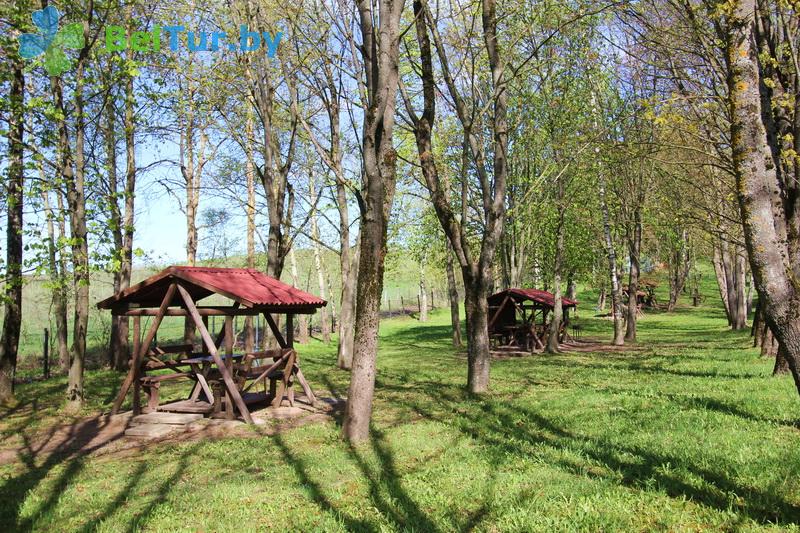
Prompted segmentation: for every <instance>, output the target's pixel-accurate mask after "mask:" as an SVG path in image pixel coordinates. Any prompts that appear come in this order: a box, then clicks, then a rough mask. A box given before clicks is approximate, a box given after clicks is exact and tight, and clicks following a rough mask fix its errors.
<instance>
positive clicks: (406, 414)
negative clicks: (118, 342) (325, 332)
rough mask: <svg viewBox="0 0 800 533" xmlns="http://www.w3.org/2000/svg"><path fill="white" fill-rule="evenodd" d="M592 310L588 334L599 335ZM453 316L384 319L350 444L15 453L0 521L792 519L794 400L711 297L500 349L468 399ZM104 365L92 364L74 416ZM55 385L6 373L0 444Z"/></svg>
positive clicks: (324, 374) (5, 525)
mask: <svg viewBox="0 0 800 533" xmlns="http://www.w3.org/2000/svg"><path fill="white" fill-rule="evenodd" d="M712 299H713V293H711V294H709V298H708V301H709V302H711V301H712ZM587 300H588V299H587ZM714 302H715V301H714ZM714 302H711V303H714ZM589 307H590V306H589V305H586V306H585V309H583V310H582V311H581V318H580V320H581V321H582V322H583V324H584V326H585V329H584V331H585V332H588V334H592V335H594V334H602V335H603V336H604V337H606V338H607V337H608V331H609V330H610V327H611V326H610V323H609V322H608V321H606V320H602V319H597V318H592V317H591V314H592V313H591V310H590V309H589ZM448 317H449V315H448V314H447V312H446V311H437V312H435V313H434V314H433V316H432V320H431V321H430V322H429V323H426V324H421V323H419V322H417V321H416V320H413V319H411V318H398V319H393V320H388V321H385V322H384V324H383V326H382V331H381V346H380V353H379V357H378V366H379V372H378V377H377V386H376V397H375V416H374V425H373V433H372V440H371V442H370V443H369V444H367V445H365V446H363V447H359V448H352V447H350V446H348V445H347V444H346V443H345V442H343V441H342V440H341V438H340V427H339V425H338V424H337V423H334V422H330V423H323V424H316V425H307V426H303V427H300V428H297V429H294V430H290V431H287V432H284V433H280V434H278V435H260V434H259V433H258V432H257V430H255V429H253V433H252V436H251V437H244V438H242V437H238V438H228V439H223V440H217V441H201V442H192V443H184V444H162V445H153V446H150V447H148V448H146V450H144V451H142V452H140V453H137V454H134V455H133V456H129V457H125V458H120V457H109V456H106V457H93V456H88V457H80V456H68V457H60V458H50V459H46V460H45V459H41V458H36V457H24V458H23V459H24V461H21V462H20V463H19V464H14V465H6V466H4V467H0V473H2V476H3V478H2V488H0V531H11V530H39V531H92V530H99V531H113V532H118V531H139V530H143V531H259V530H277V531H309V530H322V531H344V530H362V531H394V530H407V531H463V530H471V529H474V530H478V531H550V530H583V531H587V530H590V531H597V530H606V531H607V530H625V531H629V530H653V529H659V530H680V531H684V530H702V529H722V530H737V531H738V530H751V529H762V528H763V529H770V528H771V529H774V530H798V525H797V524H798V523H800V429H798V427H800V421H799V420H800V413H799V411H798V398H797V394H796V392H795V391H794V388H793V385H792V383H791V379H790V378H788V377H780V378H773V377H772V376H771V370H772V363H771V362H770V361H765V360H760V359H759V358H758V354H757V353H756V351H755V350H753V349H750V348H748V346H749V338H748V336H747V333H733V332H729V331H727V327H726V323H725V320H724V316H723V314H722V312H721V310H719V309H717V308H715V307H712V306H711V304H709V305H708V306H706V307H701V308H697V309H694V308H686V307H684V308H681V309H680V310H679V311H678V312H676V313H674V314H671V315H668V314H665V313H656V312H651V313H647V315H646V317H645V318H644V319H643V320H642V321H641V322H640V337H639V343H638V345H637V349H635V350H630V351H624V352H617V353H581V354H562V355H556V356H552V355H536V356H530V357H523V358H511V359H502V360H496V361H494V362H493V365H492V392H491V393H490V394H487V395H486V396H483V397H480V398H474V397H470V396H469V395H468V394H467V393H466V392H465V391H464V388H463V385H464V383H465V381H466V358H465V354H464V353H463V352H461V351H457V350H454V349H453V348H451V347H450V345H449V331H448V325H447V324H448ZM300 353H301V357H302V358H303V359H302V360H303V364H304V371H305V374H306V376H307V377H308V379H309V381H310V382H311V383H312V386H314V387H315V388H316V389H317V392H318V393H321V395H332V396H339V395H345V394H346V392H347V383H348V374H347V373H345V372H342V371H339V370H336V369H335V368H334V361H335V346H334V345H333V344H331V345H329V346H325V345H322V344H321V343H318V342H314V343H312V344H310V345H307V346H304V347H301V349H300ZM119 379H120V378H119V377H118V376H116V375H114V374H111V373H109V372H104V371H97V372H91V373H90V374H89V375H88V390H89V394H90V401H89V405H88V406H87V408H86V411H87V413H88V412H92V411H97V410H102V409H107V408H108V405H109V403H110V400H111V397H112V395H113V393H114V388H115V387H116V384H117V383H118V381H119ZM63 385H64V384H63V382H62V381H61V380H59V379H54V380H51V381H50V382H46V383H33V384H29V385H24V386H21V387H20V389H19V395H20V399H21V404H20V405H21V407H20V408H18V409H17V410H16V411H14V412H11V411H9V410H5V411H2V412H0V428H1V429H2V431H3V438H4V440H5V441H6V442H12V441H14V442H16V441H19V440H21V439H24V438H26V437H27V436H29V435H32V434H34V433H35V432H36V431H43V430H44V429H45V427H46V426H47V425H48V424H49V423H51V422H52V420H56V419H63V415H62V414H61V413H60V411H58V405H59V402H60V398H61V395H62V394H63ZM34 402H35V404H36V407H35V409H34V407H33V405H34ZM37 421H38V422H37Z"/></svg>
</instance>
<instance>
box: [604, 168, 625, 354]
mask: <svg viewBox="0 0 800 533" xmlns="http://www.w3.org/2000/svg"><path fill="white" fill-rule="evenodd" d="M598 186H599V193H600V207H601V209H602V211H603V236H604V237H605V245H606V255H607V256H608V270H609V278H611V314H612V316H613V318H614V338H613V340H612V344H614V346H622V345H623V344H625V331H624V330H625V326H624V314H623V308H622V285H621V283H620V281H619V276H618V275H617V251H616V249H615V248H614V241H613V240H612V237H611V221H610V216H609V211H608V201H607V199H606V181H605V175H604V174H603V171H602V169H601V170H600V175H599V179H598Z"/></svg>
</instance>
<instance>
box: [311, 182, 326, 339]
mask: <svg viewBox="0 0 800 533" xmlns="http://www.w3.org/2000/svg"><path fill="white" fill-rule="evenodd" d="M308 189H309V190H308V194H309V200H310V202H311V205H312V206H316V205H317V191H316V187H315V185H314V177H313V174H312V175H309V178H308ZM311 241H312V242H311V246H312V247H313V249H314V268H316V270H317V285H318V287H319V297H320V298H322V299H323V300H327V299H328V287H327V284H326V283H325V265H324V264H323V263H322V251H321V250H320V248H321V247H320V244H319V227H318V225H317V212H316V208H315V207H312V211H311ZM319 314H320V329H321V330H322V341H323V342H324V343H325V344H328V343H329V342H331V321H330V313H329V310H328V307H323V308H322V309H320V310H319Z"/></svg>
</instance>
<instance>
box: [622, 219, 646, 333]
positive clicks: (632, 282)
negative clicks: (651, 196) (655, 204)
mask: <svg viewBox="0 0 800 533" xmlns="http://www.w3.org/2000/svg"><path fill="white" fill-rule="evenodd" d="M633 216H634V220H633V235H631V236H630V237H629V240H628V250H629V251H630V262H631V269H630V272H629V274H628V321H627V322H626V330H625V340H626V341H629V342H635V341H636V320H637V318H638V312H639V298H638V295H637V293H638V292H639V268H640V267H639V260H640V258H639V253H640V251H641V247H642V206H641V205H637V206H636V208H635V209H634V215H633Z"/></svg>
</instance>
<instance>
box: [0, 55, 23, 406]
mask: <svg viewBox="0 0 800 533" xmlns="http://www.w3.org/2000/svg"><path fill="white" fill-rule="evenodd" d="M11 69H12V79H11V92H10V94H9V103H10V105H11V110H10V119H9V131H8V166H7V172H8V174H7V176H8V177H7V182H6V208H7V219H6V265H5V266H6V282H5V295H4V296H5V298H4V300H5V301H4V305H3V309H4V313H3V331H2V334H0V403H6V402H9V401H11V400H13V398H14V382H13V380H14V373H15V370H16V367H17V351H18V350H19V336H20V330H21V327H22V281H23V280H22V230H23V222H22V206H23V199H24V178H25V166H24V147H23V136H24V134H25V129H24V128H25V74H24V71H23V65H22V63H21V62H20V60H19V59H13V60H12V64H11Z"/></svg>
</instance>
